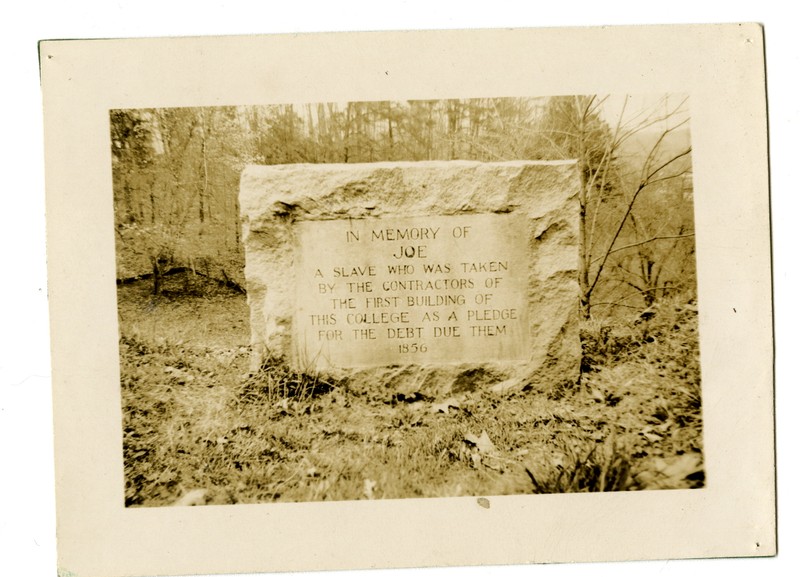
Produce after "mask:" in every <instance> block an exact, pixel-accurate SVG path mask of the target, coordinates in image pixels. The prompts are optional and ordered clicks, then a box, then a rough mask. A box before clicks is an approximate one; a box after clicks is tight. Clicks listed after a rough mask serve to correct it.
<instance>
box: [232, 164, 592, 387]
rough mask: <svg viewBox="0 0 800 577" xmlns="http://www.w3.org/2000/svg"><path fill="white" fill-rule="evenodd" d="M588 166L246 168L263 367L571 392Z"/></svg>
mask: <svg viewBox="0 0 800 577" xmlns="http://www.w3.org/2000/svg"><path fill="white" fill-rule="evenodd" d="M579 186H580V183H579V175H578V172H577V165H576V164H575V163H574V162H572V161H557V162H530V161H516V162H500V163H480V162H466V161H450V162H438V161H434V162H398V163H371V164H314V165H308V164H300V165H298V164H294V165H282V166H249V167H247V168H246V169H245V170H244V172H243V174H242V179H241V189H240V199H239V201H240V209H241V216H242V228H243V241H244V247H245V260H246V266H245V276H246V280H247V295H248V302H249V304H250V327H251V334H252V337H251V345H252V359H251V370H252V371H256V370H258V369H259V368H260V367H262V366H263V364H264V363H265V362H282V363H288V364H290V365H291V366H292V367H293V368H294V369H295V370H298V371H303V372H309V373H313V374H318V373H325V374H331V375H335V376H336V377H337V378H346V379H348V381H350V382H353V383H357V382H358V381H359V380H367V381H369V382H372V383H374V382H376V381H379V382H381V383H384V384H385V385H386V386H387V387H392V388H395V389H396V390H398V391H409V390H424V391H427V393H428V394H432V395H436V394H447V393H449V392H458V391H462V390H472V389H475V388H489V387H491V388H493V389H494V390H497V391H510V390H516V389H519V388H523V387H526V386H531V387H536V388H538V389H541V390H546V389H548V388H550V387H553V386H557V385H563V384H565V383H569V382H574V381H576V380H577V378H578V374H579V367H580V342H579V337H578V283H577V266H578V218H579V214H578V211H579V205H578V190H579Z"/></svg>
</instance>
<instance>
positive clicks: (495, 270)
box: [295, 215, 528, 366]
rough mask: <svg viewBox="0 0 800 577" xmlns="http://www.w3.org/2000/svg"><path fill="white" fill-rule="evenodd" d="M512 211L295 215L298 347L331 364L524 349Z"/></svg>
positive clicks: (470, 357) (523, 278) (521, 249)
mask: <svg viewBox="0 0 800 577" xmlns="http://www.w3.org/2000/svg"><path fill="white" fill-rule="evenodd" d="M523 230H524V226H523V224H522V222H521V221H520V219H519V217H515V216H513V215H469V216H439V217H429V218H427V217H415V218H408V219H363V220H348V221H320V222H304V223H299V234H298V255H299V259H298V260H299V262H298V269H297V271H296V274H297V275H298V278H297V286H298V295H297V308H296V310H297V314H296V318H295V342H296V347H297V354H298V355H300V356H301V358H302V357H305V358H307V359H308V360H311V358H312V357H316V356H318V355H324V356H325V357H326V359H327V361H328V362H329V363H330V364H333V365H339V366H358V365H369V364H375V363H376V362H378V363H417V362H474V361H481V360H492V359H495V360H513V359H523V358H524V357H525V345H526V342H527V339H528V329H527V310H526V309H525V303H526V299H525V288H524V287H525V286H526V283H527V274H528V263H527V261H526V259H525V254H524V253H525V245H526V240H525V238H524V234H523V233H522V231H523Z"/></svg>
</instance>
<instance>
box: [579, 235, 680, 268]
mask: <svg viewBox="0 0 800 577" xmlns="http://www.w3.org/2000/svg"><path fill="white" fill-rule="evenodd" d="M692 236H694V233H693V232H692V233H689V234H678V235H674V236H654V237H653V238H648V239H647V240H643V241H641V242H634V243H632V244H627V245H625V246H621V247H618V248H615V249H613V250H610V251H608V254H609V255H611V254H614V253H615V252H619V251H621V250H627V249H629V248H634V247H637V246H641V245H643V244H647V243H650V242H654V241H657V240H671V239H676V238H689V237H692ZM602 259H603V257H601V256H599V257H597V258H596V259H594V260H593V261H592V264H594V263H596V262H598V261H600V260H602Z"/></svg>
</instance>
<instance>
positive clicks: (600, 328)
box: [118, 277, 705, 506]
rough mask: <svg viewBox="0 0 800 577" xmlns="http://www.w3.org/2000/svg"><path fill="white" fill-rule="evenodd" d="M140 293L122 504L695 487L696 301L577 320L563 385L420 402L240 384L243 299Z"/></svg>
mask: <svg viewBox="0 0 800 577" xmlns="http://www.w3.org/2000/svg"><path fill="white" fill-rule="evenodd" d="M204 283H205V284H204ZM150 289H151V286H150V285H149V284H148V283H145V282H139V283H134V284H131V285H124V286H121V287H120V288H119V292H118V298H119V309H120V327H121V338H120V359H121V373H122V374H121V383H122V401H123V430H124V440H123V449H124V457H125V479H126V492H125V496H126V504H127V505H129V506H133V505H139V506H159V505H167V504H175V503H180V504H212V503H213V504H224V503H261V502H270V501H320V500H342V499H348V500H349V499H372V498H376V499H381V498H404V497H446V496H462V495H502V494H518V493H541V492H574V491H601V490H641V489H660V488H691V487H700V486H702V485H703V484H704V481H705V476H704V472H703V464H702V434H701V429H702V421H701V412H700V386H699V362H698V358H697V342H696V341H697V337H696V330H697V329H696V322H697V321H696V313H695V311H694V310H693V309H692V308H691V307H686V306H683V307H680V306H675V305H674V304H672V303H670V304H668V305H664V306H662V307H660V308H659V309H658V310H656V315H655V316H654V317H653V318H652V319H650V320H647V321H643V322H637V323H633V322H630V323H627V322H617V323H615V324H614V325H613V326H610V325H607V324H603V323H599V322H592V323H588V324H587V325H586V326H585V327H584V331H583V335H582V336H583V340H584V349H585V361H584V371H585V372H584V374H583V378H582V382H581V385H580V386H576V387H575V388H574V389H571V390H559V391H553V393H552V394H550V395H542V394H541V393H533V392H521V393H516V394H514V395H512V396H499V395H496V394H493V393H490V392H488V391H485V392H475V393H466V394H462V395H459V396H457V397H450V398H439V399H433V398H427V397H425V396H423V395H419V394H417V395H413V396H411V397H405V396H403V395H396V394H392V392H391V391H386V390H385V389H383V388H381V387H376V388H375V389H374V390H351V389H349V388H348V386H347V383H342V382H335V383H328V382H320V381H315V380H313V379H310V378H308V377H305V376H303V375H298V374H294V373H291V372H290V371H289V370H288V369H286V368H281V367H272V368H269V369H268V370H267V371H264V372H262V373H261V374H259V375H257V376H254V377H250V376H248V375H247V368H248V355H249V350H248V347H247V342H248V338H249V329H248V323H247V318H248V311H247V303H246V299H245V297H244V296H242V295H238V294H234V293H231V292H228V291H227V289H224V288H221V287H218V286H216V285H214V284H213V283H212V284H209V283H208V281H202V279H200V278H199V277H198V278H189V279H182V278H177V277H176V278H170V279H169V281H168V284H167V285H166V286H165V287H164V289H165V290H164V293H163V294H162V295H161V296H159V297H158V298H153V297H152V295H151V294H150Z"/></svg>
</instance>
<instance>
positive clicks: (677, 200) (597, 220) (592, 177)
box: [110, 95, 696, 319]
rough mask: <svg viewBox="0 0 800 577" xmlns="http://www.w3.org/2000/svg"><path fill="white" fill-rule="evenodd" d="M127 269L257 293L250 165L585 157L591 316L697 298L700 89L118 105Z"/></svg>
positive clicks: (115, 139)
mask: <svg viewBox="0 0 800 577" xmlns="http://www.w3.org/2000/svg"><path fill="white" fill-rule="evenodd" d="M110 131H111V149H112V153H113V155H112V162H113V188H114V208H115V227H116V232H117V236H116V238H117V243H116V254H117V281H118V282H119V283H123V282H129V281H131V280H133V279H142V278H148V279H152V280H153V292H154V293H156V294H158V293H159V292H160V291H161V288H162V279H163V277H164V275H166V274H169V273H170V272H172V271H176V270H181V271H192V272H194V273H195V274H200V275H204V276H206V277H209V278H212V279H215V280H218V281H219V282H221V283H224V284H227V285H228V286H229V287H232V288H235V289H238V290H242V291H244V287H245V285H244V254H243V249H242V244H241V242H240V231H241V228H240V223H239V207H238V200H237V199H238V190H239V176H240V173H241V171H242V168H243V167H244V166H245V165H247V164H292V163H359V162H381V161H419V160H456V159H463V160H478V161H484V162H489V161H506V160H559V159H576V160H577V161H578V164H579V167H580V173H581V191H580V205H581V210H580V261H579V262H580V266H579V278H578V281H579V285H580V307H581V311H582V315H583V317H584V318H586V319H588V318H591V317H593V316H598V315H608V314H609V313H614V312H616V311H624V310H628V311H629V312H633V311H638V312H641V311H645V310H646V309H647V308H648V307H651V306H653V305H654V304H655V303H657V302H658V301H659V300H660V299H663V298H665V297H670V298H677V299H680V300H681V301H682V302H683V303H684V304H685V303H689V302H692V301H693V300H694V299H695V298H696V277H695V258H694V238H693V237H694V218H693V202H692V198H693V188H692V165H691V144H690V142H691V139H690V132H689V112H688V101H687V99H686V98H684V97H681V96H675V95H665V96H661V97H629V96H599V95H580V96H558V97H548V98H480V99H458V100H419V101H407V102H388V101H384V102H347V103H318V104H283V105H264V106H223V107H204V108H157V109H135V110H133V109H129V110H112V111H111V112H110Z"/></svg>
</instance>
